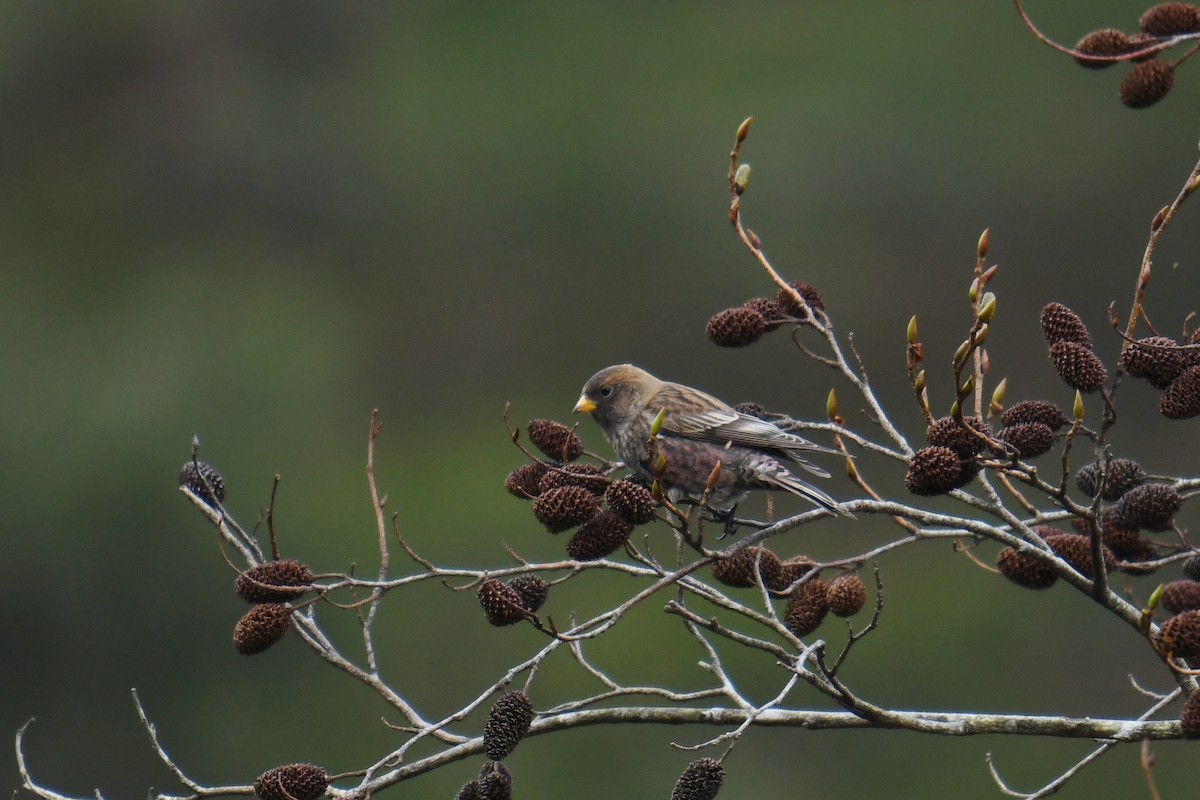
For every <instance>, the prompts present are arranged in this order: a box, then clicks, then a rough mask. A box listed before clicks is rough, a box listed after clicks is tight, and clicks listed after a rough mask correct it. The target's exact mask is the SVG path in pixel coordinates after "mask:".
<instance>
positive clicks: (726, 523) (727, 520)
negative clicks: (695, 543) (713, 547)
mask: <svg viewBox="0 0 1200 800" xmlns="http://www.w3.org/2000/svg"><path fill="white" fill-rule="evenodd" d="M735 511H737V506H736V505H735V506H732V507H730V508H711V507H710V508H709V509H708V513H709V514H710V515H711V516H712V520H713V522H720V523H722V525H723V527H722V530H721V535H720V536H718V537H717V538H718V539H724V538H725V537H726V536H730V535H732V534H734V533H735V532H737V527H738V526H737V520H735V519H734V518H733V514H734V512H735Z"/></svg>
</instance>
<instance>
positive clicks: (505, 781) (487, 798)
mask: <svg viewBox="0 0 1200 800" xmlns="http://www.w3.org/2000/svg"><path fill="white" fill-rule="evenodd" d="M478 781H479V798H480V800H512V775H511V774H510V773H509V771H508V767H506V766H504V762H502V761H488V762H487V763H485V764H484V765H483V768H482V769H480V770H479V778H478Z"/></svg>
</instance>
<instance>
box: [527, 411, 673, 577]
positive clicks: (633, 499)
mask: <svg viewBox="0 0 1200 800" xmlns="http://www.w3.org/2000/svg"><path fill="white" fill-rule="evenodd" d="M525 431H526V434H527V435H528V437H529V440H530V441H531V442H532V443H533V445H534V446H535V447H536V448H537V449H538V450H540V451H541V452H542V454H543V455H544V456H546V460H538V459H536V458H535V459H533V460H531V461H530V462H528V463H526V464H522V465H521V466H519V467H517V468H516V469H514V470H513V471H512V472H510V473H509V474H508V477H507V478H506V479H505V481H504V488H505V489H507V490H508V492H509V494H511V495H513V496H514V497H519V498H521V499H522V500H529V501H532V502H531V508H532V511H533V515H534V517H536V518H537V520H538V522H540V523H542V525H544V526H545V527H546V530H547V531H549V532H550V533H554V534H558V533H562V532H564V531H568V530H572V529H576V528H577V529H578V530H576V532H575V533H574V534H573V535H572V536H571V538H570V539H568V540H567V544H566V551H567V555H568V556H570V557H571V558H572V559H574V560H576V561H595V560H596V559H600V558H604V557H605V556H607V555H610V554H611V553H614V552H616V551H617V550H619V549H621V548H622V547H624V545H625V542H627V541H629V535H630V534H631V533H632V532H633V529H634V528H635V527H636V526H638V525H644V524H646V523H647V522H650V521H651V520H653V519H654V517H655V512H656V510H657V508H658V501H657V500H655V498H654V495H653V494H652V493H651V492H650V490H649V489H647V488H646V487H645V486H642V485H641V484H639V483H637V482H635V481H632V480H615V481H614V480H611V479H610V478H609V477H608V475H607V474H606V472H605V470H604V469H603V468H601V467H598V466H596V465H595V464H589V463H583V462H579V461H577V459H578V458H579V457H580V456H581V455H583V442H582V441H581V440H580V439H579V436H578V435H576V433H575V431H574V429H572V428H569V427H567V426H566V425H564V424H562V423H561V422H556V421H554V420H549V419H535V420H530V422H529V424H528V425H527V426H526V428H525Z"/></svg>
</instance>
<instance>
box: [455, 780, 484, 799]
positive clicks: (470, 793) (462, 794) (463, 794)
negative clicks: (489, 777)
mask: <svg viewBox="0 0 1200 800" xmlns="http://www.w3.org/2000/svg"><path fill="white" fill-rule="evenodd" d="M482 791H483V790H482V789H480V788H479V781H477V780H475V781H467V782H466V783H464V784H463V785H462V788H461V789H459V790H458V794H456V795H454V800H483V795H482V794H480V792H482Z"/></svg>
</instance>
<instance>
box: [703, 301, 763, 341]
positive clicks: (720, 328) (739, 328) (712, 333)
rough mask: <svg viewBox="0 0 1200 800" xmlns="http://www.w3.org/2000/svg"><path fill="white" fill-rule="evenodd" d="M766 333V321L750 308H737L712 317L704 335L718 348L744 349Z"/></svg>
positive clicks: (728, 309)
mask: <svg viewBox="0 0 1200 800" xmlns="http://www.w3.org/2000/svg"><path fill="white" fill-rule="evenodd" d="M766 332H767V320H766V319H765V318H764V317H763V315H762V314H760V313H758V312H757V311H755V310H754V309H752V308H747V307H745V306H738V307H737V308H727V309H725V310H724V311H721V312H719V313H717V314H715V315H713V317H712V319H710V320H709V321H708V325H707V326H705V328H704V335H705V336H707V337H708V340H709V341H710V342H712V343H713V344H715V345H717V346H718V347H746V346H747V345H751V344H754V343H755V342H757V341H758V340H759V339H761V338H762V335H763V334H764V333H766Z"/></svg>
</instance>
